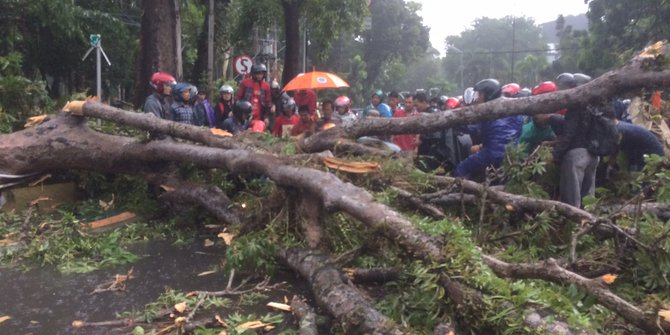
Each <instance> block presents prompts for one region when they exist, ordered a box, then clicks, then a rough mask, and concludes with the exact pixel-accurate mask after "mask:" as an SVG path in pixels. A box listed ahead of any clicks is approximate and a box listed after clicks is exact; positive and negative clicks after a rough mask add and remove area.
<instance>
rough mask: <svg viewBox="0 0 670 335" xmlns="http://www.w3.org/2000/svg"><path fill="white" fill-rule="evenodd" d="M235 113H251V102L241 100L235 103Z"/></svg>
mask: <svg viewBox="0 0 670 335" xmlns="http://www.w3.org/2000/svg"><path fill="white" fill-rule="evenodd" d="M233 114H235V115H242V114H251V103H249V101H246V100H240V101H238V102H236V103H235V106H233Z"/></svg>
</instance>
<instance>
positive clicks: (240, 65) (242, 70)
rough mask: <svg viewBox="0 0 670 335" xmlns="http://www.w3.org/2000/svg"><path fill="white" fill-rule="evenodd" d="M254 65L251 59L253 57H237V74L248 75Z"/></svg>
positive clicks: (235, 65)
mask: <svg viewBox="0 0 670 335" xmlns="http://www.w3.org/2000/svg"><path fill="white" fill-rule="evenodd" d="M253 64H254V61H253V60H252V59H251V57H249V56H247V55H240V56H237V57H235V61H234V62H233V67H234V68H235V72H237V74H240V75H246V74H248V73H249V72H251V66H252V65H253Z"/></svg>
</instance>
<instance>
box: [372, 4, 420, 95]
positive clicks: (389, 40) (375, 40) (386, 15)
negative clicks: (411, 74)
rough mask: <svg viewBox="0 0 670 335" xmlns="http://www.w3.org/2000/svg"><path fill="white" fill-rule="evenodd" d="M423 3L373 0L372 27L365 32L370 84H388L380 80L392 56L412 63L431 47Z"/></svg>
mask: <svg viewBox="0 0 670 335" xmlns="http://www.w3.org/2000/svg"><path fill="white" fill-rule="evenodd" d="M420 9H421V6H420V5H419V4H417V3H414V2H407V3H406V2H405V1H404V0H384V1H382V0H372V1H371V2H370V13H371V16H372V27H371V29H370V30H368V31H366V32H365V33H363V39H364V41H365V44H364V48H365V49H364V50H365V51H364V52H365V54H364V56H365V61H366V63H367V73H368V77H367V80H366V82H365V86H366V87H372V86H375V85H378V86H382V87H383V86H386V84H388V83H381V82H378V79H379V78H380V76H381V75H382V72H383V68H384V66H386V65H387V63H388V62H389V61H391V60H392V59H400V60H402V61H403V62H405V63H409V62H411V61H413V60H414V59H416V58H417V56H418V55H422V54H424V53H425V52H426V51H427V50H428V47H429V46H430V41H429V35H428V32H429V29H428V27H426V26H425V25H423V19H422V18H421V16H419V14H418V11H419V10H420Z"/></svg>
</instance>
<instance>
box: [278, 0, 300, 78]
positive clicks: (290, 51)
mask: <svg viewBox="0 0 670 335" xmlns="http://www.w3.org/2000/svg"><path fill="white" fill-rule="evenodd" d="M304 3H305V0H281V5H282V8H283V9H284V34H285V35H286V49H284V72H282V82H283V83H288V82H289V81H290V80H291V79H293V77H295V76H296V75H298V73H300V70H299V69H300V9H301V8H302V5H303V4H304Z"/></svg>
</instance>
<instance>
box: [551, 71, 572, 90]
mask: <svg viewBox="0 0 670 335" xmlns="http://www.w3.org/2000/svg"><path fill="white" fill-rule="evenodd" d="M555 82H556V85H558V86H559V87H560V88H562V89H567V88H573V87H575V86H577V85H576V83H575V76H574V75H573V74H572V73H568V72H564V73H561V74H559V75H558V77H556V80H555Z"/></svg>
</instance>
